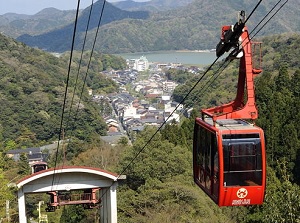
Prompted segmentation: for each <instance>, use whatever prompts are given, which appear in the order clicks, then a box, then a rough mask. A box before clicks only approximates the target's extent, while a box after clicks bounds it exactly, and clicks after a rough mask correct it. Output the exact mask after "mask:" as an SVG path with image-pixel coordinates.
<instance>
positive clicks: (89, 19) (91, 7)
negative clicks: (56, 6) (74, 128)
mask: <svg viewBox="0 0 300 223" xmlns="http://www.w3.org/2000/svg"><path fill="white" fill-rule="evenodd" d="M93 6H94V0H92V4H91V6H90V12H89V16H88V21H87V25H86V29H85V35H84V40H83V43H82V49H81V54H80V59H79V62H78V69H77V75H76V79H75V84H74V90H73V95H72V100H71V104H70V110H69V116H68V119H67V122H66V123H67V124H68V123H69V121H70V119H71V111H72V107H73V104H74V98H75V94H76V89H77V83H78V79H79V74H80V69H81V63H82V60H83V53H84V50H85V45H86V39H87V34H88V30H89V26H90V21H91V15H92V10H93ZM66 129H68V128H66Z"/></svg>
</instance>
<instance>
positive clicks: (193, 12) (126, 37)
mask: <svg viewBox="0 0 300 223" xmlns="http://www.w3.org/2000/svg"><path fill="white" fill-rule="evenodd" d="M299 3H300V0H290V1H289V2H288V3H287V4H286V5H285V6H284V7H283V8H282V10H280V11H279V13H278V14H277V15H276V16H275V17H274V18H273V19H272V20H271V21H270V22H269V23H268V24H267V25H266V26H265V27H264V29H263V30H262V31H261V32H260V33H259V35H270V34H275V33H282V32H291V31H299V30H300V27H299V25H298V24H300V21H299V20H300V17H299V16H298V15H299V14H300V12H299V11H300V9H299V7H298V6H299ZM256 4H257V3H256V2H253V1H239V2H238V3H237V1H234V0H232V1H221V0H194V1H193V2H192V3H190V4H189V5H187V6H185V7H182V8H178V9H176V10H170V11H164V12H159V13H152V14H151V16H150V17H149V18H148V19H145V17H144V18H143V19H123V20H120V21H117V22H112V23H108V24H105V25H103V26H102V27H101V28H100V32H99V36H98V37H99V38H98V40H99V41H97V46H96V48H97V49H98V50H101V51H102V52H107V53H121V52H146V51H159V50H182V49H189V50H195V49H210V48H215V47H216V46H215V45H216V43H217V42H218V41H219V38H220V30H221V27H222V26H223V25H231V24H234V23H235V22H236V21H237V14H238V11H240V10H245V11H246V13H247V14H249V13H250V12H251V11H252V9H253V8H254V7H255V5H256ZM275 4H276V3H273V2H272V3H271V2H267V1H262V3H261V5H260V6H259V7H258V9H257V11H256V12H255V13H254V14H253V15H252V17H251V18H250V20H249V22H248V23H247V25H248V26H249V28H250V30H251V28H253V27H254V26H255V25H256V24H258V23H259V22H260V20H261V19H262V18H263V17H264V16H265V15H266V14H267V13H268V12H269V10H270V9H271V8H272V7H273V6H274V5H275ZM108 5H109V4H108ZM113 13H115V12H114V11H112V13H109V11H108V8H106V9H105V10H104V15H106V16H108V15H110V16H111V15H114V14H113ZM97 17H98V16H97ZM82 21H84V20H82ZM102 24H104V23H102ZM93 31H94V30H93ZM77 36H80V34H78V35H77ZM82 36H83V35H82ZM82 36H81V37H78V38H81V40H79V39H78V41H77V48H80V46H81V42H82V38H83V37H82ZM93 36H94V32H91V33H90V37H91V39H92V37H93ZM70 38H71V28H70V26H69V27H66V28H64V29H60V30H56V31H53V32H49V33H47V34H44V35H40V36H23V37H20V38H19V40H21V41H23V42H25V43H26V44H28V45H30V46H37V47H39V48H41V49H45V50H50V51H65V50H68V49H69V45H70V42H71V41H70Z"/></svg>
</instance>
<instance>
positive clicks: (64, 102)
mask: <svg viewBox="0 0 300 223" xmlns="http://www.w3.org/2000/svg"><path fill="white" fill-rule="evenodd" d="M79 6H80V0H78V2H77V10H76V17H75V24H74V30H73V36H72V45H71V52H70V59H69V66H68V73H67V80H66V86H65V94H64V101H63V108H62V113H61V118H60V127H59V135H58V143H57V147H56V155H55V163H54V172H53V178H52V186H51V187H53V185H54V179H55V170H56V165H57V161H58V149H59V144H60V140H61V134H62V131H63V122H64V114H65V108H66V101H67V94H68V87H69V81H70V73H71V64H72V58H73V51H74V45H75V36H76V29H77V22H78V15H79Z"/></svg>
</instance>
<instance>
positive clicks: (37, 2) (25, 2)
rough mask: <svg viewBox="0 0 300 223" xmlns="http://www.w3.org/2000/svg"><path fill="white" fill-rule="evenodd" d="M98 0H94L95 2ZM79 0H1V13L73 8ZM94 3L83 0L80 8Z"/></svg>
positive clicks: (33, 12) (29, 12)
mask: <svg viewBox="0 0 300 223" xmlns="http://www.w3.org/2000/svg"><path fill="white" fill-rule="evenodd" d="M95 1H97V0H94V2H95ZM107 1H108V2H118V1H123V0H107ZM134 1H136V2H146V1H149V0H134ZM77 3H78V0H0V15H3V14H5V13H8V12H13V13H18V14H26V15H34V14H35V13H37V12H39V11H41V10H42V9H44V8H49V7H54V8H57V9H60V10H71V9H76V8H77ZM91 4H92V0H81V1H80V8H81V9H84V8H86V7H88V6H89V5H91Z"/></svg>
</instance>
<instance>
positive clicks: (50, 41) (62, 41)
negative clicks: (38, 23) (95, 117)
mask: <svg viewBox="0 0 300 223" xmlns="http://www.w3.org/2000/svg"><path fill="white" fill-rule="evenodd" d="M102 6H103V0H99V1H97V2H96V3H95V4H94V5H93V9H92V13H91V17H90V18H91V19H90V22H89V27H88V29H89V30H93V29H95V28H96V27H97V26H98V23H99V17H100V15H101V11H102ZM90 8H91V6H90V7H88V8H86V9H85V10H83V12H82V13H81V15H80V17H79V19H78V24H77V32H78V34H77V41H76V46H77V49H78V50H79V49H81V47H82V41H81V40H82V38H83V35H82V36H81V35H80V34H83V33H85V31H86V27H87V23H88V19H89V14H90ZM74 15H75V12H74ZM148 17H149V13H148V12H146V11H135V12H128V11H124V10H121V9H119V8H117V7H115V6H113V5H112V4H111V3H109V2H106V3H105V10H104V12H103V16H102V19H101V25H105V24H108V23H111V22H114V21H118V20H123V19H129V18H131V19H146V18H148ZM74 18H75V16H74ZM73 30H74V23H71V24H69V25H67V26H65V27H63V28H60V29H57V30H54V31H51V32H48V33H45V34H41V35H37V36H30V35H26V34H25V35H22V36H20V37H18V38H17V40H19V41H21V42H24V43H26V44H28V45H30V46H32V47H39V48H40V49H43V50H47V51H53V52H64V51H67V50H69V49H70V48H71V42H72V34H73ZM94 35H95V34H94V32H93V37H94ZM88 39H92V37H91V38H88ZM91 42H92V41H91ZM101 42H102V41H101ZM91 45H92V44H91V43H90V46H89V47H91Z"/></svg>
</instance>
